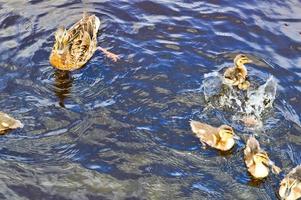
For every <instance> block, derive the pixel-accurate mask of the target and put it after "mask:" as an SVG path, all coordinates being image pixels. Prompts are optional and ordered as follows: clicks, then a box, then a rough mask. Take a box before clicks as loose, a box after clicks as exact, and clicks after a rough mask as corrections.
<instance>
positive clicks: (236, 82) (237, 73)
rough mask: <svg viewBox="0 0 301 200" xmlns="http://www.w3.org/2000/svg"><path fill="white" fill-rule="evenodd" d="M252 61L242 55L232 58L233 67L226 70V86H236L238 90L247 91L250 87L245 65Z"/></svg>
mask: <svg viewBox="0 0 301 200" xmlns="http://www.w3.org/2000/svg"><path fill="white" fill-rule="evenodd" d="M251 62H252V61H251V60H250V59H249V58H248V57H247V56H246V55H244V54H238V55H237V56H236V57H235V58H234V67H230V68H228V69H226V71H225V73H224V80H225V82H226V83H227V84H229V85H233V86H237V87H238V88H239V89H240V90H247V89H248V88H249V87H250V82H249V81H248V80H247V76H248V71H247V68H246V66H245V64H246V63H251Z"/></svg>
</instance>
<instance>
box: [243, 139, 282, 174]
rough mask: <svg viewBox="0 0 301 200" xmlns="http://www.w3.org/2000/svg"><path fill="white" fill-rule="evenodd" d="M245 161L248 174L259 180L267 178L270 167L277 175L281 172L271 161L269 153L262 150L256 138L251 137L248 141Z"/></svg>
mask: <svg viewBox="0 0 301 200" xmlns="http://www.w3.org/2000/svg"><path fill="white" fill-rule="evenodd" d="M244 159H245V163H246V166H247V168H248V172H250V174H251V175H252V176H253V177H254V178H257V179H262V178H265V177H267V176H268V175H269V171H270V167H271V168H272V172H273V173H275V174H279V173H280V171H281V169H280V168H279V167H277V166H276V165H275V164H274V163H273V162H272V161H271V160H270V158H269V156H268V154H267V152H265V151H264V150H262V149H261V148H260V145H259V142H258V141H257V140H256V139H255V137H254V136H250V137H249V139H248V141H247V144H246V148H245V150H244Z"/></svg>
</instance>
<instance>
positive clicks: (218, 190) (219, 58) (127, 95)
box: [0, 0, 301, 200]
mask: <svg viewBox="0 0 301 200" xmlns="http://www.w3.org/2000/svg"><path fill="white" fill-rule="evenodd" d="M0 7H1V9H0V16H1V17H0V74H1V76H0V106H1V110H2V111H4V112H7V113H10V114H12V115H13V116H14V117H16V118H18V119H19V120H21V121H22V123H24V124H25V127H24V128H23V129H21V130H16V131H12V132H10V133H9V134H7V135H5V136H3V137H1V138H0V142H1V148H0V158H1V159H0V173H1V175H0V177H1V179H0V199H31V200H33V199H63V200H65V199H66V200H67V199H81V200H85V199H277V198H278V197H277V190H278V184H279V181H280V180H281V178H282V177H283V176H284V174H285V173H287V172H288V171H289V170H290V169H291V168H293V167H294V166H295V165H297V164H300V163H301V156H300V155H301V154H300V151H301V137H300V133H301V122H300V111H301V103H300V99H301V81H300V76H301V68H300V65H301V57H300V55H301V54H300V53H301V8H300V1H298V0H289V1H285V2H284V1H280V0H275V1H272V2H271V1H256V0H242V1H239V2H234V1H219V0H209V1H189V0H182V1H180V0H176V1H167V0H156V1H155V0H153V1H151V0H144V1H143V0H133V1H122V0H114V1H111V0H108V1H97V0H89V1H88V0H82V1H80V0H74V1H69V0H56V1H41V0H23V1H21V0H9V1H8V0H7V1H4V0H0ZM83 11H87V12H89V13H93V14H95V15H97V16H98V17H99V18H101V20H102V24H101V29H100V31H99V37H98V41H99V44H100V45H101V46H102V47H105V48H108V49H110V50H111V51H113V52H115V53H117V54H119V55H120V56H121V60H120V61H119V62H117V63H113V62H111V61H110V60H109V59H107V58H104V56H103V55H102V54H101V53H100V52H97V53H95V55H94V56H93V58H92V59H91V60H90V62H89V63H88V64H87V65H86V66H85V68H82V69H80V70H77V71H74V72H72V73H61V72H58V71H56V70H55V69H54V68H52V67H51V66H50V64H49V61H48V57H49V54H50V51H51V47H52V45H53V40H54V36H53V33H54V32H55V30H56V28H57V27H59V26H61V25H65V26H67V27H70V26H71V25H72V24H73V23H75V22H76V21H77V20H79V19H80V18H81V16H82V13H83ZM237 53H245V54H247V55H248V56H249V57H250V58H252V60H253V61H254V63H253V64H250V65H248V69H249V74H250V78H251V80H252V81H254V82H256V83H257V84H263V83H264V81H265V80H267V78H268V77H269V76H274V78H275V80H276V81H277V83H278V87H277V95H276V99H275V102H274V105H273V108H272V109H269V110H267V111H266V112H265V113H264V116H263V117H262V120H263V127H262V128H261V129H259V130H247V129H245V127H243V126H241V125H240V124H237V123H235V122H233V120H232V117H233V115H235V113H229V112H228V111H227V110H223V109H219V108H213V109H205V108H207V106H208V102H206V101H205V98H204V94H203V92H202V90H201V88H202V83H203V79H204V75H205V74H206V73H210V72H214V71H219V70H220V69H222V68H224V67H226V66H229V65H231V63H232V59H233V58H234V56H235V55H236V54H237ZM230 115H231V116H230ZM190 119H196V120H202V121H204V122H207V123H210V124H213V125H219V124H222V123H227V124H230V125H232V126H233V127H234V128H235V130H236V132H237V134H238V135H240V136H241V137H242V141H240V142H239V143H238V145H236V146H235V148H234V149H233V150H232V151H231V152H230V153H227V154H221V153H220V152H218V151H215V150H212V149H207V150H204V149H203V148H202V146H201V144H200V143H199V141H198V139H197V138H196V137H195V136H194V135H193V134H192V133H191V131H190V127H189V120H190ZM252 133H254V134H257V135H258V138H259V141H260V143H261V144H262V147H263V148H264V149H266V150H267V151H268V152H269V153H270V156H271V159H272V160H274V161H275V163H276V164H277V165H278V166H280V167H282V168H283V169H284V174H281V175H280V176H278V177H277V176H273V175H272V176H270V177H269V178H267V179H265V180H263V181H261V182H258V181H257V182H256V181H254V180H252V179H251V177H250V176H249V174H248V173H247V172H246V169H245V166H244V164H243V148H244V141H243V140H244V139H245V138H247V136H248V135H249V134H252Z"/></svg>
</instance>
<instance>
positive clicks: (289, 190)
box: [279, 165, 301, 200]
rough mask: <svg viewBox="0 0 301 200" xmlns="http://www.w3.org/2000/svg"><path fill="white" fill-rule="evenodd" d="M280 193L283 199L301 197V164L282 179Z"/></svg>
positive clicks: (290, 199)
mask: <svg viewBox="0 0 301 200" xmlns="http://www.w3.org/2000/svg"><path fill="white" fill-rule="evenodd" d="M279 195H280V197H281V198H282V199H283V200H297V199H300V198H301V165H298V166H297V167H295V168H294V169H293V170H292V171H290V172H289V173H288V174H287V175H286V176H285V177H284V179H283V180H282V181H281V183H280V188H279Z"/></svg>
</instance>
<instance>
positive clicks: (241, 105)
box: [202, 72, 277, 124]
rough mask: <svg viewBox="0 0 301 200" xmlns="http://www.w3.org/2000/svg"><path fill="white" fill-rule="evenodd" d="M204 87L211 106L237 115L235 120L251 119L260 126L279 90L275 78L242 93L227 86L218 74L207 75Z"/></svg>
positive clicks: (206, 98)
mask: <svg viewBox="0 0 301 200" xmlns="http://www.w3.org/2000/svg"><path fill="white" fill-rule="evenodd" d="M202 85H203V92H204V96H205V100H206V101H207V102H208V104H209V106H212V107H218V108H219V109H223V110H225V111H231V112H232V113H235V115H234V116H233V119H240V118H241V116H248V117H251V118H252V119H254V120H258V124H261V123H260V120H261V117H262V114H263V113H264V111H265V110H266V109H268V108H271V107H272V105H273V102H274V100H275V96H276V90H277V82H276V80H275V78H274V77H273V76H270V77H269V78H268V80H267V81H266V82H265V83H264V84H263V85H261V86H259V87H258V88H254V89H250V90H248V91H241V90H238V89H237V88H236V87H232V86H229V85H227V84H225V83H224V80H223V77H222V76H221V75H220V74H219V73H218V72H211V73H208V74H205V75H204V80H203V83H202ZM251 118H248V119H251Z"/></svg>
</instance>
